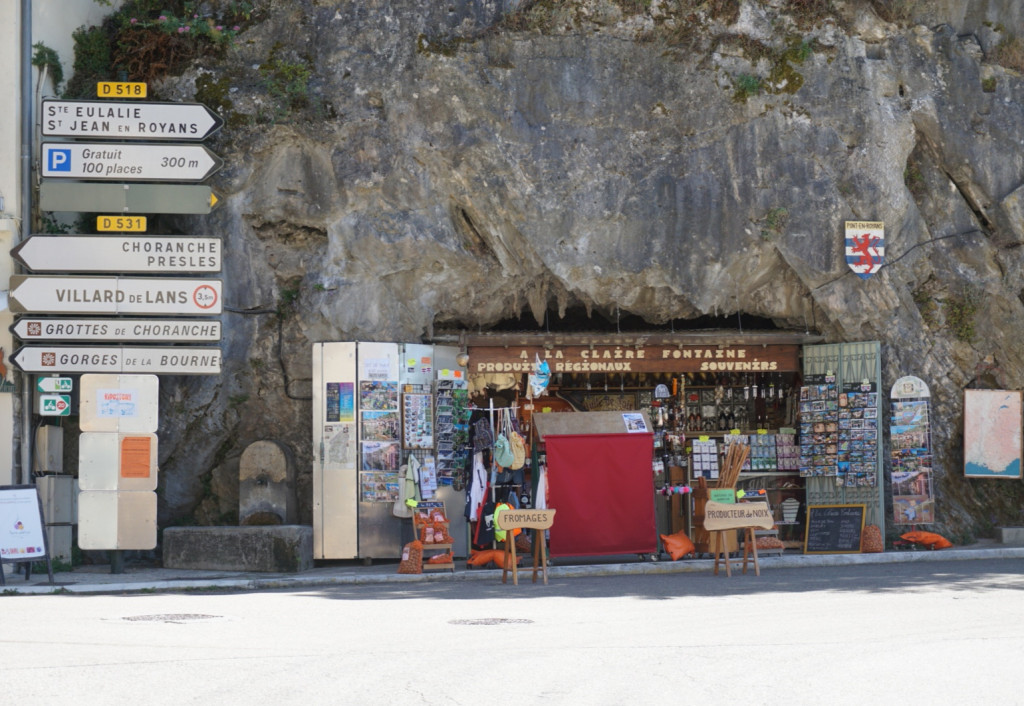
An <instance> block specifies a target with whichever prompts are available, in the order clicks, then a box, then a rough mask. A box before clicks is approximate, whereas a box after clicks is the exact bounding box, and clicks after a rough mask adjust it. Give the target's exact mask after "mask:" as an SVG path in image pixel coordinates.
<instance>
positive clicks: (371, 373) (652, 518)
mask: <svg viewBox="0 0 1024 706" xmlns="http://www.w3.org/2000/svg"><path fill="white" fill-rule="evenodd" d="M817 340H819V337H816V336H812V335H807V334H797V333H793V334H790V333H783V332H765V333H759V332H737V331H701V332H685V333H678V334H675V333H672V334H669V333H664V334H662V333H656V334H649V335H638V334H630V335H627V334H594V335H588V334H532V333H526V334H505V333H494V334H487V333H481V334H475V335H468V334H463V335H461V336H459V337H458V338H457V339H455V340H452V341H451V343H452V345H422V344H397V343H353V342H349V343H325V344H315V346H314V348H315V350H314V420H313V421H314V431H315V437H314V439H313V443H314V451H315V454H314V455H315V459H316V460H315V463H314V537H315V539H314V545H315V546H314V556H315V558H317V559H349V558H363V559H373V558H381V559H388V558H398V557H399V555H400V552H401V548H402V546H403V543H404V541H406V540H408V539H409V538H411V522H410V520H409V519H407V515H403V513H402V511H401V507H400V506H401V505H402V504H403V502H404V499H405V498H406V497H407V496H408V495H409V494H410V493H413V492H415V493H416V494H418V497H419V498H420V499H421V500H426V501H434V502H440V503H441V504H443V507H444V511H445V513H446V515H447V520H448V521H449V522H450V523H451V524H450V533H451V540H452V543H453V548H452V554H453V555H454V556H455V557H457V558H459V557H467V556H469V553H470V550H471V549H472V548H473V547H474V546H480V545H481V535H480V531H479V528H480V527H481V526H484V523H483V522H482V520H481V518H483V517H484V516H485V513H484V507H483V506H484V504H486V502H487V501H492V502H494V501H498V502H500V501H507V502H509V503H510V504H514V505H518V506H529V507H553V508H555V509H556V510H557V511H558V513H559V514H558V516H557V519H556V522H555V525H554V527H552V529H551V531H550V547H551V554H552V556H560V555H561V556H588V555H617V554H637V555H641V556H643V555H647V554H648V553H650V555H651V556H652V557H653V556H657V554H658V549H659V542H658V535H659V534H664V533H672V532H677V531H680V530H681V531H685V532H687V534H688V535H690V536H691V537H693V536H694V534H695V533H696V534H698V535H699V534H700V532H701V530H702V527H700V526H698V525H699V516H698V517H696V518H695V513H694V505H693V500H692V493H691V491H692V490H693V489H695V488H697V487H705V486H706V487H710V488H714V487H715V485H716V484H717V483H718V482H719V478H720V472H721V470H722V463H723V459H724V458H725V457H726V453H727V450H728V448H729V447H730V446H731V445H732V444H746V445H747V446H748V447H749V453H748V454H747V460H746V463H745V464H744V465H743V467H742V469H741V471H740V473H739V476H738V479H737V481H736V484H735V487H736V489H737V490H743V491H744V492H746V493H750V492H754V493H757V494H758V495H760V496H762V497H766V499H767V500H768V502H769V504H770V506H771V508H772V512H773V515H774V517H775V520H776V525H777V528H778V530H779V535H778V536H779V538H780V539H781V540H782V541H783V542H784V544H785V546H786V547H787V548H792V549H797V548H798V547H800V546H802V534H803V523H804V513H805V509H806V507H807V506H808V505H834V504H851V503H857V504H863V505H864V506H865V521H866V522H867V523H869V524H876V525H878V526H879V527H881V528H883V532H884V518H883V502H882V495H881V482H880V478H881V454H880V446H881V439H880V434H879V431H878V419H879V409H880V404H881V399H880V395H879V391H878V389H879V388H878V385H879V379H880V368H879V346H878V344H877V343H873V342H872V343H853V344H833V345H812V344H814V343H816V342H817ZM446 343H447V342H446ZM562 414H565V415H574V418H573V419H572V420H570V419H568V418H566V419H561V420H556V419H555V417H557V416H559V415H562ZM512 436H518V437H521V438H522V439H523V440H524V441H525V446H526V449H527V451H526V453H525V459H523V460H522V462H521V465H518V467H517V468H514V469H512V468H507V467H503V466H502V465H501V464H498V463H495V454H494V449H493V443H494V441H495V440H496V439H498V438H499V437H504V438H505V439H506V440H507V439H509V438H511V437H512ZM616 464H618V465H616ZM512 465H517V464H512ZM410 467H412V468H413V472H410Z"/></svg>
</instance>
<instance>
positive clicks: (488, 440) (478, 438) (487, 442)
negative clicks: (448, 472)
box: [473, 418, 494, 451]
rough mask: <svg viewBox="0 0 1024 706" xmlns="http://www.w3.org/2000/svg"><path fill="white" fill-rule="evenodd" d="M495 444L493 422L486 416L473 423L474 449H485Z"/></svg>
mask: <svg viewBox="0 0 1024 706" xmlns="http://www.w3.org/2000/svg"><path fill="white" fill-rule="evenodd" d="M492 446H494V435H493V433H492V432H491V423H490V422H489V421H487V419H486V418H484V419H478V420H477V421H476V422H475V423H474V424H473V451H484V450H486V449H489V448H491V447H492Z"/></svg>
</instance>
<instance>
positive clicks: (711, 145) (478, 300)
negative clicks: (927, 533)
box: [159, 0, 1024, 539]
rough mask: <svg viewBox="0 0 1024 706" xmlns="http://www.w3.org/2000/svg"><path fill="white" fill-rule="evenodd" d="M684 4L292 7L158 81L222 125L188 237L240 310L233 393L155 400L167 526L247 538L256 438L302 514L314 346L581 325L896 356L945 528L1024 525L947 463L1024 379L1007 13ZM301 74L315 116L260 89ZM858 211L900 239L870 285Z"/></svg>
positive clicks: (1018, 109)
mask: <svg viewBox="0 0 1024 706" xmlns="http://www.w3.org/2000/svg"><path fill="white" fill-rule="evenodd" d="M691 4H692V3H688V2H686V1H685V0H680V1H679V2H670V1H668V0H655V1H652V2H651V3H650V4H649V7H647V8H645V9H642V10H641V11H639V12H637V11H635V10H633V9H630V8H631V7H633V6H636V5H639V4H638V3H627V2H612V1H611V0H578V1H572V2H570V1H565V2H562V3H551V2H547V1H545V2H535V3H526V2H523V3H520V4H518V5H515V4H512V5H510V4H509V3H507V2H505V3H502V2H493V1H492V2H488V1H485V0H477V1H471V0H460V1H457V2H450V3H422V2H419V0H393V1H390V2H385V1H383V0H376V1H368V2H360V3H337V2H327V1H326V0H325V1H321V2H316V1H313V0H306V1H305V2H283V1H278V2H273V3H269V5H268V7H269V10H267V12H266V13H265V15H264V16H263V19H262V21H261V22H260V23H258V24H256V25H254V26H253V27H251V28H249V29H248V30H247V31H246V32H245V33H244V34H243V35H242V36H241V37H240V38H239V41H238V42H237V43H236V45H235V46H234V48H233V49H232V50H231V51H230V52H229V53H228V55H227V56H226V57H225V58H224V59H223V60H222V61H220V62H216V63H214V62H210V61H207V62H206V63H204V64H203V65H201V66H195V67H194V68H193V70H191V71H190V72H188V73H187V74H186V75H184V76H181V77H176V78H173V79H168V80H167V81H166V82H164V84H163V85H162V86H160V87H159V91H160V92H161V93H162V94H163V95H164V97H166V98H168V99H196V100H201V101H203V102H206V103H208V104H210V105H211V107H213V108H215V109H216V110H218V111H219V112H221V113H222V114H223V115H224V116H225V118H226V119H227V120H228V127H226V128H225V129H224V130H223V131H222V133H221V134H220V135H219V136H218V137H217V138H216V141H215V142H216V144H214V145H213V147H214V149H215V151H217V152H218V153H219V154H221V155H222V156H223V157H224V158H225V160H226V162H227V165H228V166H227V167H226V168H225V169H224V170H223V171H222V172H221V173H220V174H218V175H217V176H216V177H215V179H214V187H215V189H217V191H218V193H219V194H222V195H223V197H224V198H223V200H222V202H221V204H220V206H219V207H218V209H217V210H216V211H215V212H214V213H213V214H212V215H210V216H207V217H203V218H202V219H199V218H196V219H178V220H176V221H173V223H174V225H175V227H180V228H181V229H182V230H183V231H186V232H197V233H198V232H214V233H218V234H222V235H223V236H224V238H225V253H226V258H227V262H228V264H227V271H226V272H225V281H226V283H227V284H226V295H225V299H226V304H227V307H228V313H227V314H226V316H225V317H224V318H225V329H226V336H225V341H224V343H223V348H224V354H225V356H224V357H225V372H224V374H223V375H222V376H221V377H219V378H203V379H185V380H181V381H180V382H177V383H174V384H171V385H165V386H164V387H163V389H164V392H163V395H164V398H165V399H163V400H162V402H163V409H164V410H165V421H164V427H162V429H161V432H162V435H161V455H162V456H163V458H162V461H161V489H160V490H161V521H162V523H168V522H172V521H176V520H177V519H178V518H181V517H182V516H186V515H191V516H192V519H194V520H195V521H197V522H200V523H208V524H216V523H218V522H230V520H231V510H232V508H237V502H238V501H237V478H238V472H237V471H238V458H239V455H240V453H241V451H242V449H244V448H245V447H246V446H247V445H248V444H249V443H251V442H252V441H254V440H256V439H259V438H265V437H268V436H272V437H273V438H275V439H278V440H280V441H281V442H282V443H284V444H286V445H287V446H288V447H289V448H291V449H292V451H293V452H294V454H295V458H296V464H297V468H298V469H299V474H298V478H297V492H298V495H299V498H300V513H299V514H300V518H299V519H300V522H307V523H308V522H310V521H311V510H310V504H311V497H312V495H311V492H310V489H309V481H310V473H309V469H310V468H311V463H312V455H311V449H310V438H311V436H310V423H311V422H310V419H311V412H310V395H311V390H310V377H311V369H310V366H311V363H310V343H311V342H313V341H325V340H396V341H409V342H414V341H418V340H421V339H423V338H429V336H431V335H432V334H433V332H434V331H435V329H437V328H440V327H456V328H458V327H468V328H472V329H473V330H476V329H478V328H479V329H483V330H486V329H487V327H489V326H492V325H494V324H495V323H497V322H499V321H501V320H503V319H509V318H518V317H521V316H524V317H526V318H527V320H531V319H532V321H535V322H536V323H537V325H538V326H544V325H546V326H549V327H552V328H557V326H558V321H559V316H561V315H563V314H564V313H565V312H566V311H568V310H570V309H573V310H575V309H584V310H586V311H589V312H593V313H594V321H595V328H599V327H601V326H605V325H607V323H605V322H606V321H607V320H610V321H612V322H614V320H615V313H616V312H619V313H623V314H632V315H636V316H639V317H642V318H644V319H646V320H647V321H649V322H650V323H651V324H652V325H658V324H662V323H665V322H667V321H670V320H676V319H690V318H696V317H700V316H726V315H728V316H734V315H735V314H737V313H741V314H744V315H756V316H758V317H763V318H766V319H770V320H772V321H773V322H774V323H775V324H776V326H778V327H780V328H797V329H800V330H805V329H809V330H814V331H819V332H821V333H823V334H824V335H825V336H826V338H827V339H828V340H829V341H858V340H878V341H881V342H882V349H883V378H884V379H883V385H886V386H888V385H891V384H892V382H893V381H894V380H895V379H897V378H898V377H900V376H902V375H906V374H913V375H917V376H919V377H921V378H923V379H924V380H925V381H927V382H928V383H929V384H930V385H931V386H932V390H933V395H934V404H935V408H934V414H935V424H934V426H933V429H934V439H933V443H934V447H935V453H936V471H937V489H938V493H939V496H940V503H939V516H940V519H941V521H940V523H939V525H938V526H937V527H936V529H938V530H940V531H944V532H946V533H947V534H949V535H951V536H952V537H956V538H961V539H967V538H970V537H973V536H976V535H983V534H989V533H990V532H991V527H992V524H993V523H1000V522H1001V523H1011V522H1018V523H1019V522H1020V521H1021V519H1024V518H1021V517H1020V514H1021V510H1020V507H1021V500H1022V493H1021V485H1020V483H1019V482H1015V483H1006V482H1002V483H1000V482H997V481H971V482H967V481H965V480H964V479H963V477H962V458H961V456H962V451H961V429H962V391H963V389H964V388H965V387H968V386H980V387H1003V388H1010V389H1019V388H1021V387H1024V382H1022V375H1024V359H1022V354H1021V351H1022V350H1024V340H1022V333H1021V332H1022V330H1024V304H1022V302H1021V292H1022V291H1024V281H1022V274H1021V272H1022V270H1021V257H1022V253H1021V250H1022V249H1021V248H1020V247H1019V246H1020V244H1021V243H1022V242H1024V222H1022V206H1021V195H1022V194H1024V191H1022V188H1024V150H1022V149H1021V146H1022V145H1024V82H1022V80H1021V76H1020V74H1019V73H1017V72H1015V71H1013V70H1010V69H1007V68H1004V67H1003V66H1000V65H998V64H995V63H993V62H991V61H989V60H988V58H987V57H990V56H991V53H992V51H993V48H994V47H995V46H996V45H997V44H998V42H999V41H1000V40H1001V39H1003V38H1005V37H1006V36H1007V34H1008V30H1006V27H1014V26H1017V27H1019V26H1021V23H1020V19H1021V18H1020V13H1021V10H1020V8H1019V6H1018V4H1017V3H1014V2H1009V1H1008V0H1007V1H1005V2H1000V3H997V2H966V0H964V1H962V2H955V1H953V0H947V1H946V2H942V3H930V4H929V9H928V10H927V12H926V13H922V16H921V17H919V18H912V19H911V21H907V22H903V23H890V22H885V21H883V20H881V19H880V18H878V17H877V15H876V14H875V13H874V12H873V10H872V8H871V5H870V4H869V3H867V2H852V1H851V2H845V3H838V2H837V3H835V5H836V6H837V7H838V8H839V11H837V12H834V13H831V14H829V15H827V16H825V17H823V18H820V19H817V20H816V21H814V22H813V23H810V22H808V21H807V20H806V18H801V17H796V16H791V15H788V14H787V12H786V7H787V6H788V4H787V3H786V2H782V1H778V2H749V1H745V2H742V3H740V4H739V10H738V11H737V12H735V13H732V14H730V13H727V12H726V13H722V14H721V15H720V16H717V17H715V16H708V15H706V14H703V13H694V12H690V11H688V9H687V8H688V7H689V5H691ZM513 5H515V7H518V8H519V10H518V14H516V13H512V14H511V15H509V14H507V13H508V11H510V10H511V9H514V7H513ZM624 8H625V9H624ZM527 12H533V13H540V14H537V15H527V14H526V13H527ZM503 13H506V14H504V15H503ZM545 13H546V14H545ZM528 19H529V20H530V22H526V20H528ZM914 19H920V20H921V23H916V22H915V21H913V20H914ZM285 66H292V67H295V66H300V67H301V66H304V67H307V68H308V69H309V71H310V80H309V82H308V84H306V86H305V88H304V91H303V93H302V94H301V95H300V96H299V97H300V98H301V100H295V97H294V96H292V98H291V99H290V100H289V101H285V100H283V99H282V98H280V97H275V96H276V94H275V92H274V91H273V90H272V89H273V81H274V78H273V77H274V75H275V71H283V68H282V67H285ZM847 219H856V220H861V219H870V220H882V221H884V222H885V229H886V236H887V242H886V258H887V264H886V266H885V267H883V268H882V270H881V271H880V272H879V273H878V274H876V275H875V276H874V277H872V278H871V279H868V280H862V279H860V278H858V277H856V276H855V275H854V274H853V273H852V272H851V271H850V270H849V269H848V267H847V265H846V263H845V261H844V251H843V221H844V220H847ZM612 325H614V324H612ZM165 429H166V433H164V432H165ZM268 430H269V431H268ZM232 484H234V485H232Z"/></svg>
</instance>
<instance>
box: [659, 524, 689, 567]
mask: <svg viewBox="0 0 1024 706" xmlns="http://www.w3.org/2000/svg"><path fill="white" fill-rule="evenodd" d="M658 536H659V537H661V541H662V543H663V544H664V545H665V550H666V551H667V552H668V554H669V556H671V557H672V560H673V561H676V560H678V559H682V558H683V557H684V556H686V555H687V554H695V553H696V552H697V548H696V547H694V546H693V542H691V541H690V538H689V537H687V536H686V532H683V531H682V530H680V531H678V532H676V533H675V534H660V535H658Z"/></svg>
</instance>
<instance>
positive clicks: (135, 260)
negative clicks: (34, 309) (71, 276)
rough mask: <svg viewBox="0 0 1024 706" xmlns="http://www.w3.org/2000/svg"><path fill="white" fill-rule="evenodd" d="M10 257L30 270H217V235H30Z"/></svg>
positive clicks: (218, 268)
mask: <svg viewBox="0 0 1024 706" xmlns="http://www.w3.org/2000/svg"><path fill="white" fill-rule="evenodd" d="M11 257H13V258H14V259H15V260H16V261H18V262H20V263H21V264H22V265H24V266H25V267H27V268H28V269H30V270H32V271H34V272H154V273H158V272H164V273H167V274H173V273H176V272H220V269H221V242H220V238H204V237H198V236H168V235H150V236H128V235H33V236H30V237H29V238H26V239H25V240H23V241H22V242H21V243H19V244H18V245H17V247H15V248H14V249H13V250H11Z"/></svg>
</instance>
